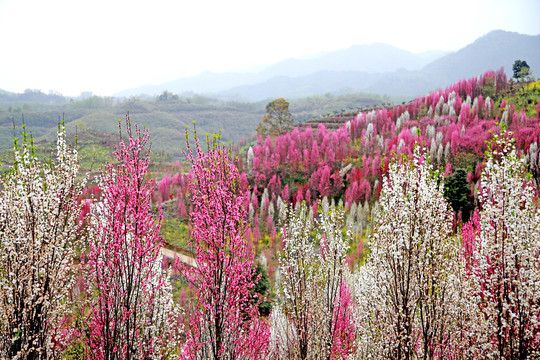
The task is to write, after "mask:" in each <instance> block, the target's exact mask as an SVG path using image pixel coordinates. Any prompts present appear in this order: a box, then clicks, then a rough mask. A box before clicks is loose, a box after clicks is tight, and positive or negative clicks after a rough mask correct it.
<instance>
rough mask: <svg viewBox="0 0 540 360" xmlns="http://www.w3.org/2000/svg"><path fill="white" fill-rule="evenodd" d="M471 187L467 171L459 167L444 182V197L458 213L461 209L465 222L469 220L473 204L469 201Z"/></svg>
mask: <svg viewBox="0 0 540 360" xmlns="http://www.w3.org/2000/svg"><path fill="white" fill-rule="evenodd" d="M470 193H471V189H470V188H469V185H468V183H467V172H466V171H465V170H463V169H457V170H456V171H455V172H454V174H453V175H452V176H450V177H449V178H448V179H446V181H445V182H444V198H445V199H446V201H447V202H448V203H450V205H452V209H454V211H455V212H456V214H457V213H459V212H460V211H461V216H462V219H463V223H466V222H467V221H469V217H470V212H471V210H472V204H471V202H470V201H469V195H470Z"/></svg>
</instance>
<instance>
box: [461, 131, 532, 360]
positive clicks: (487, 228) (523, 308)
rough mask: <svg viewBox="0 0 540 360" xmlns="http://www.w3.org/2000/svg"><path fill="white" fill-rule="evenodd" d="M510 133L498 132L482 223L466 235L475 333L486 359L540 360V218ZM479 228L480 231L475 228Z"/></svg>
mask: <svg viewBox="0 0 540 360" xmlns="http://www.w3.org/2000/svg"><path fill="white" fill-rule="evenodd" d="M510 136H511V133H507V134H495V135H494V137H493V140H492V141H491V143H490V145H489V148H488V151H487V153H486V167H485V169H484V171H483V173H482V178H481V186H480V193H479V197H478V198H479V202H480V205H481V211H480V214H479V217H480V218H479V220H478V219H476V218H475V220H476V223H475V224H473V225H476V226H469V227H467V228H466V229H464V231H463V242H464V245H465V246H464V248H466V249H468V252H469V254H468V256H469V258H470V259H471V260H470V261H469V264H470V277H471V281H472V283H473V286H474V289H473V291H472V292H471V298H472V300H473V302H474V303H475V305H476V306H477V311H478V317H477V318H478V320H479V321H477V322H476V323H475V324H474V327H473V328H472V331H471V334H472V336H474V338H475V341H476V355H477V356H479V357H482V358H499V359H532V358H535V359H536V358H539V357H540V335H539V334H540V321H539V319H540V262H539V260H538V257H539V255H540V215H539V212H538V208H537V206H536V204H535V201H537V200H535V190H534V187H533V183H532V181H531V179H530V175H528V174H527V173H526V167H525V162H524V159H523V158H520V157H518V156H517V154H516V149H515V146H514V140H513V139H511V138H510ZM475 227H476V228H475Z"/></svg>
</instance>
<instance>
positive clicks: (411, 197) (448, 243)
mask: <svg viewBox="0 0 540 360" xmlns="http://www.w3.org/2000/svg"><path fill="white" fill-rule="evenodd" d="M378 206H379V210H378V215H377V216H376V217H375V219H373V222H374V223H373V227H374V230H373V235H372V236H371V237H370V246H371V254H370V255H369V257H368V259H367V261H366V264H365V265H364V266H362V267H361V268H360V270H359V272H358V273H357V274H355V275H354V276H353V277H352V278H353V279H352V280H351V282H354V283H355V286H354V291H353V293H354V296H355V301H356V305H357V309H356V310H357V311H356V312H355V313H356V314H357V320H356V322H355V323H356V324H357V331H358V352H357V354H356V356H357V358H359V359H364V358H378V359H387V358H400V357H405V358H411V357H413V355H415V356H420V355H423V356H427V357H428V358H433V354H434V353H438V352H441V351H442V352H444V346H445V342H442V343H441V342H438V340H440V339H447V340H446V342H448V341H450V339H451V338H452V337H453V336H454V335H455V334H456V333H457V332H458V331H459V324H458V323H457V321H456V318H453V317H452V315H456V314H458V313H459V312H460V302H459V301H458V300H459V293H458V291H457V289H458V288H457V287H456V282H457V281H459V277H457V274H458V273H459V255H458V254H459V243H458V240H457V239H456V238H455V237H453V236H452V235H451V234H452V232H451V230H452V218H451V212H450V210H449V208H448V205H447V203H446V201H445V200H444V197H443V187H442V183H440V182H438V177H437V174H436V173H435V174H433V173H431V171H430V167H429V166H428V164H427V163H425V162H423V161H422V160H421V155H420V149H419V148H418V147H417V148H416V149H415V152H414V156H413V157H412V159H410V160H403V161H402V162H401V163H393V164H391V165H390V169H389V174H388V177H387V178H386V179H385V180H384V184H383V189H382V192H381V196H380V200H379V205H378ZM420 334H421V336H420ZM420 357H421V356H420Z"/></svg>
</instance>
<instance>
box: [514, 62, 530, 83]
mask: <svg viewBox="0 0 540 360" xmlns="http://www.w3.org/2000/svg"><path fill="white" fill-rule="evenodd" d="M512 71H513V72H514V79H516V80H520V81H523V79H525V78H526V77H528V76H530V74H531V68H530V66H529V64H527V62H526V61H525V60H516V61H514V65H513V66H512Z"/></svg>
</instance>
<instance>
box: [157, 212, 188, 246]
mask: <svg viewBox="0 0 540 360" xmlns="http://www.w3.org/2000/svg"><path fill="white" fill-rule="evenodd" d="M161 235H162V236H163V241H164V242H165V243H167V244H169V245H172V246H176V247H179V248H182V249H188V248H189V246H188V237H189V232H188V226H187V224H186V223H185V222H183V221H182V220H180V219H178V218H176V217H172V216H169V217H167V218H166V219H163V222H162V223H161Z"/></svg>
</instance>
